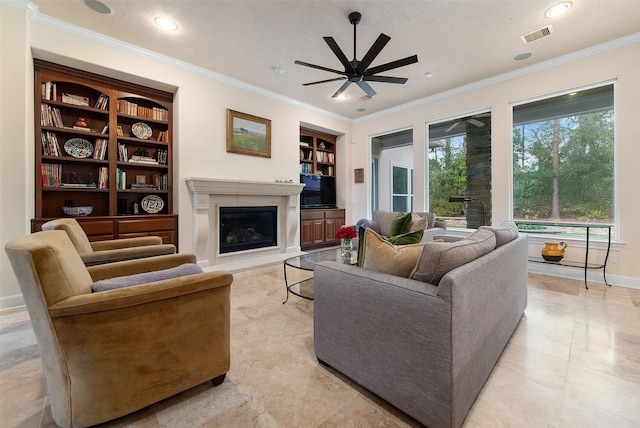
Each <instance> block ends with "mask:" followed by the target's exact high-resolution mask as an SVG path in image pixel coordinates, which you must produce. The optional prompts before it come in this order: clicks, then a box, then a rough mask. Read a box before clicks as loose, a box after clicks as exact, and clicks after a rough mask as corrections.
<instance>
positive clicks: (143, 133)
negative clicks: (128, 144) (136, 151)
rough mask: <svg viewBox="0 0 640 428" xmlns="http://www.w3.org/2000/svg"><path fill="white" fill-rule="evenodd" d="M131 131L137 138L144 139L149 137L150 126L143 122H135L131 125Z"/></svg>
mask: <svg viewBox="0 0 640 428" xmlns="http://www.w3.org/2000/svg"><path fill="white" fill-rule="evenodd" d="M131 132H132V133H133V135H135V136H136V137H138V138H141V139H143V140H146V139H147V138H149V137H151V133H152V131H151V127H150V126H149V125H147V124H146V123H144V122H136V123H134V124H133V125H131Z"/></svg>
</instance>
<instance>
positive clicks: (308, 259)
mask: <svg viewBox="0 0 640 428" xmlns="http://www.w3.org/2000/svg"><path fill="white" fill-rule="evenodd" d="M356 258H357V257H356V254H355V251H354V252H352V255H351V259H350V260H349V261H343V260H342V254H341V250H340V248H339V247H338V248H331V249H328V250H320V251H314V252H312V253H308V254H303V255H301V256H295V257H290V258H288V259H286V260H285V261H284V284H285V286H286V287H287V298H286V299H285V301H284V302H282V304H285V303H287V301H288V300H289V293H292V294H295V295H296V296H298V297H302V298H303V299H308V300H313V277H311V278H307V279H304V280H302V281H298V282H294V283H293V284H289V281H288V280H287V267H290V268H294V269H299V270H305V271H311V272H313V268H314V267H315V265H316V264H318V263H320V262H327V261H331V262H338V263H346V264H352V265H355V264H356Z"/></svg>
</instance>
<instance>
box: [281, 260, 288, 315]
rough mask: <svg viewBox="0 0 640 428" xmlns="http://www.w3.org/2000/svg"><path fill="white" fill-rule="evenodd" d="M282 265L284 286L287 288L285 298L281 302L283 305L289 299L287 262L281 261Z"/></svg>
mask: <svg viewBox="0 0 640 428" xmlns="http://www.w3.org/2000/svg"><path fill="white" fill-rule="evenodd" d="M282 266H283V269H284V288H285V289H286V290H287V298H286V299H284V302H282V304H283V305H284V304H285V303H287V302H288V301H289V282H287V264H286V263H283V264H282Z"/></svg>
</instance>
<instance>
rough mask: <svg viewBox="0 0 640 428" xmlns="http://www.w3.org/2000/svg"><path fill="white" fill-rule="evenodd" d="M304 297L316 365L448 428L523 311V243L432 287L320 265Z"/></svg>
mask: <svg viewBox="0 0 640 428" xmlns="http://www.w3.org/2000/svg"><path fill="white" fill-rule="evenodd" d="M427 245H438V244H427ZM440 245H444V244H440ZM314 294H315V301H314V345H315V353H316V357H317V358H318V360H319V361H320V362H322V363H324V364H326V365H329V366H331V367H333V368H334V369H336V370H338V371H339V372H341V373H343V374H344V375H346V376H348V377H349V378H351V379H353V380H354V381H355V382H357V383H358V384H360V385H362V386H363V387H365V388H367V389H368V390H370V391H371V392H373V393H375V394H377V395H378V396H380V397H381V398H383V399H385V400H386V401H388V402H389V403H391V404H392V405H394V406H395V407H397V408H398V409H400V410H402V411H403V412H405V413H407V414H408V415H410V416H412V417H413V418H415V419H416V420H418V421H419V422H421V423H423V424H425V425H427V426H429V427H431V428H437V427H456V428H457V427H459V426H460V425H462V423H463V421H464V419H465V417H466V415H467V413H468V412H469V409H470V408H471V405H472V404H473V402H474V401H475V399H476V396H477V395H478V393H479V392H480V390H481V389H482V386H483V385H484V383H485V381H486V380H487V378H488V377H489V375H490V373H491V371H492V369H493V367H494V365H495V363H496V362H497V360H498V358H499V357H500V354H501V353H502V350H503V348H504V347H505V345H506V344H507V342H508V341H509V339H510V337H511V335H512V333H513V331H514V330H515V328H516V326H517V325H518V322H519V321H520V318H521V316H522V314H523V312H524V309H525V308H526V306H527V237H526V236H525V235H517V237H516V238H515V239H514V240H512V241H510V242H507V243H505V244H503V245H501V246H499V247H497V248H495V249H494V250H492V251H490V252H489V253H488V254H485V255H483V256H481V257H479V258H476V259H475V260H473V261H471V262H469V263H467V264H464V265H462V266H460V267H457V268H454V269H453V270H451V271H449V272H448V273H446V274H445V275H444V276H443V277H442V278H441V279H440V282H439V285H437V286H436V285H433V284H429V283H426V282H422V281H417V280H414V279H408V278H401V277H397V276H393V275H389V274H384V273H378V272H373V271H370V270H365V269H362V268H358V267H354V266H348V265H343V264H340V263H335V262H323V263H320V264H318V265H317V266H316V268H315V272H314Z"/></svg>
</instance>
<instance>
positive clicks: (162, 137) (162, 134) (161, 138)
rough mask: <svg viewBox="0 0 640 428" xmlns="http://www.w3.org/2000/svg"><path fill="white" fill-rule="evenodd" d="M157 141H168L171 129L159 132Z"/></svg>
mask: <svg viewBox="0 0 640 428" xmlns="http://www.w3.org/2000/svg"><path fill="white" fill-rule="evenodd" d="M156 141H160V142H162V143H166V142H168V141H169V131H160V132H158V136H157V137H156Z"/></svg>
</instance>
